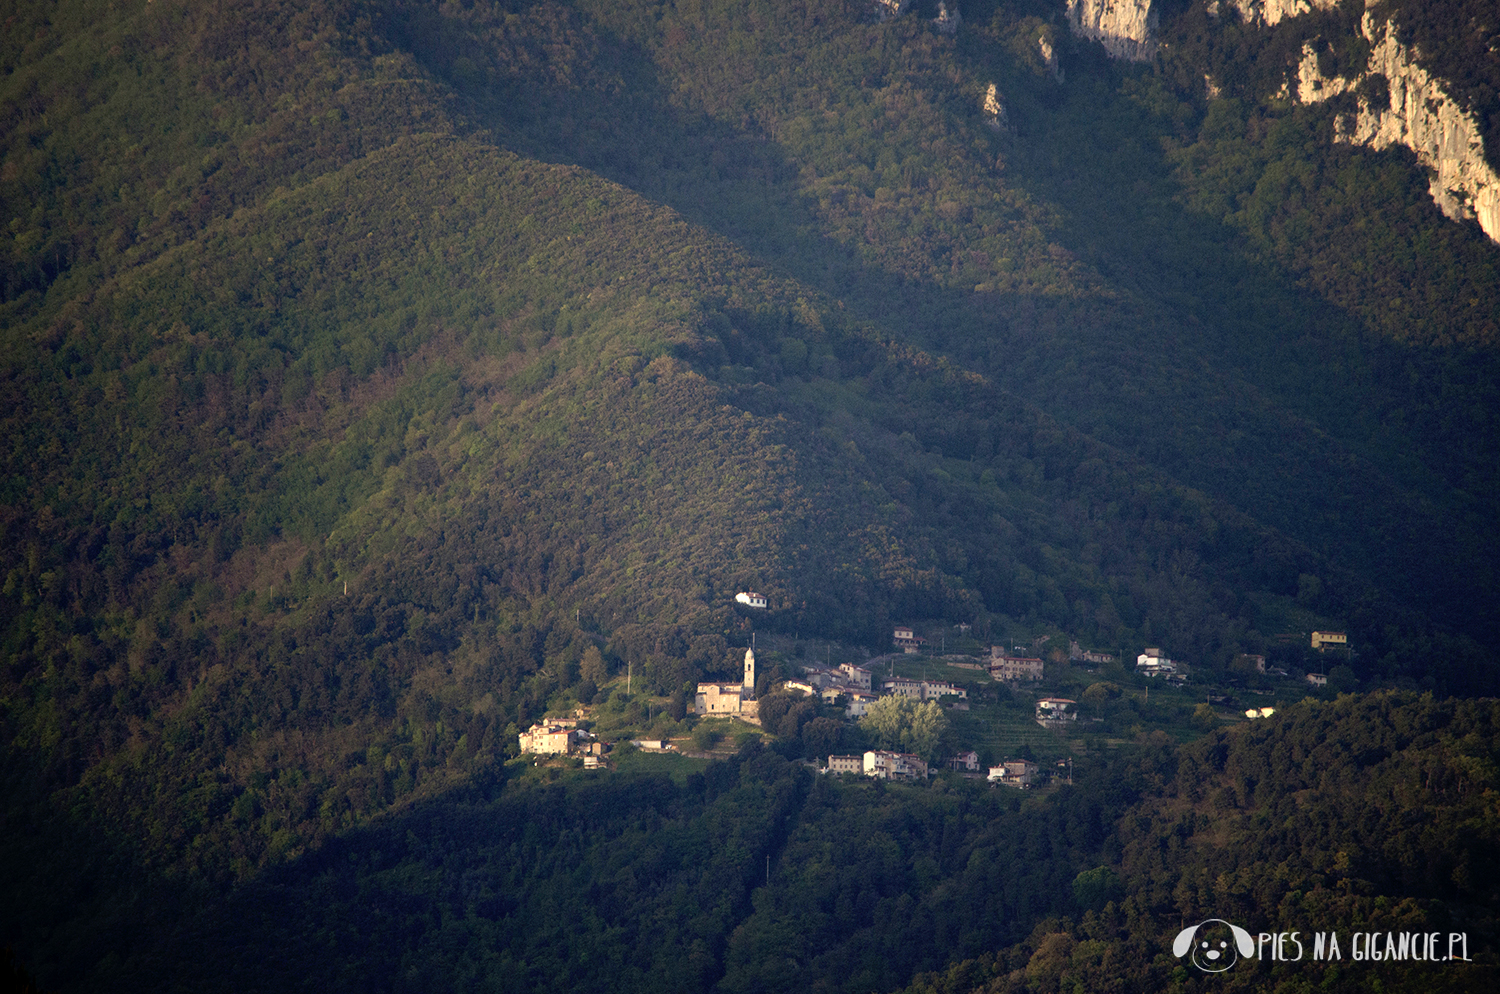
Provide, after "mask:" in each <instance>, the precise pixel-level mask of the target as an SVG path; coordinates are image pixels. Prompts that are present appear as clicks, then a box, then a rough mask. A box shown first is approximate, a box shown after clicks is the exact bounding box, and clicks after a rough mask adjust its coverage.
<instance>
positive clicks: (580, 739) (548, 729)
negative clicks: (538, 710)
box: [520, 718, 605, 769]
mask: <svg viewBox="0 0 1500 994" xmlns="http://www.w3.org/2000/svg"><path fill="white" fill-rule="evenodd" d="M520 739H521V751H522V752H529V753H532V754H534V755H537V756H582V757H583V766H584V768H585V769H595V768H597V767H598V766H599V764H600V761H601V759H602V757H603V756H604V751H605V745H604V743H603V742H600V741H599V739H598V737H597V736H595V735H594V734H593V733H592V732H589V731H586V730H584V729H582V728H579V727H578V719H576V718H549V719H547V720H546V721H541V722H538V723H537V724H535V725H532V726H531V727H530V728H528V729H526V731H524V732H522V733H521V735H520Z"/></svg>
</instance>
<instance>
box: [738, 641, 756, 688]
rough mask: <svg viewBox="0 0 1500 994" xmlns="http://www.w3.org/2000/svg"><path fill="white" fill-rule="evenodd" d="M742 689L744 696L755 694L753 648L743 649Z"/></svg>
mask: <svg viewBox="0 0 1500 994" xmlns="http://www.w3.org/2000/svg"><path fill="white" fill-rule="evenodd" d="M743 686H744V690H743V691H741V693H742V694H743V696H745V697H754V696H755V650H754V649H746V650H745V682H744V685H743Z"/></svg>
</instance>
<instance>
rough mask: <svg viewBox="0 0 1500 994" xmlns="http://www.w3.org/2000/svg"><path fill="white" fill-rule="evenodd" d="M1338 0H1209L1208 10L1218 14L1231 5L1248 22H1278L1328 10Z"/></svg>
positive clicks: (1334, 5) (1269, 23) (1336, 4)
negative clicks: (1225, 1) (1223, 1)
mask: <svg viewBox="0 0 1500 994" xmlns="http://www.w3.org/2000/svg"><path fill="white" fill-rule="evenodd" d="M1338 2H1339V0H1227V3H1226V4H1222V5H1221V4H1220V3H1219V2H1218V0H1209V2H1208V12H1209V13H1210V14H1218V13H1219V8H1220V7H1221V6H1229V7H1233V8H1234V9H1235V10H1237V11H1239V12H1240V18H1241V19H1242V20H1244V21H1245V22H1246V23H1249V24H1265V25H1272V24H1279V23H1281V22H1282V21H1283V20H1285V19H1286V18H1288V17H1296V16H1297V15H1298V14H1306V13H1308V12H1309V11H1313V10H1330V9H1332V8H1334V7H1336V6H1338Z"/></svg>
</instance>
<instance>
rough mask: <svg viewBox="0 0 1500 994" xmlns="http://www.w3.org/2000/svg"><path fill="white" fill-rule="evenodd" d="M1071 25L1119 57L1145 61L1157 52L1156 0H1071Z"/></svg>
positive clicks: (1079, 35) (1075, 31) (1069, 9)
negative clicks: (1153, 0)
mask: <svg viewBox="0 0 1500 994" xmlns="http://www.w3.org/2000/svg"><path fill="white" fill-rule="evenodd" d="M1068 26H1069V27H1070V28H1071V29H1072V31H1073V34H1075V35H1077V36H1078V37H1080V38H1087V39H1089V40H1090V41H1097V42H1099V43H1100V44H1101V45H1103V46H1104V50H1105V51H1106V52H1108V53H1109V54H1110V55H1113V56H1114V57H1115V58H1117V59H1128V60H1130V61H1132V62H1145V61H1147V60H1148V59H1150V58H1151V57H1152V56H1153V55H1155V54H1156V47H1157V42H1156V28H1157V14H1156V10H1155V9H1154V7H1153V5H1152V0H1068Z"/></svg>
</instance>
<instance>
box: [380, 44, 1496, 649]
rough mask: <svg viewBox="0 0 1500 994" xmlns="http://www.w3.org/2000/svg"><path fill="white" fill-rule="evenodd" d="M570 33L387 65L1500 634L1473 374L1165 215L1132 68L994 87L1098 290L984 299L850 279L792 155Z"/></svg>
mask: <svg viewBox="0 0 1500 994" xmlns="http://www.w3.org/2000/svg"><path fill="white" fill-rule="evenodd" d="M424 16H425V15H424ZM567 16H576V17H577V18H579V20H578V22H577V23H574V22H569V23H567V24H565V25H563V27H562V28H554V29H553V30H556V31H558V32H559V33H558V34H557V35H556V37H555V39H554V40H557V39H563V40H567V41H568V42H569V43H577V44H579V45H580V46H582V43H581V42H578V38H580V37H587V36H586V35H583V34H580V33H579V32H581V31H582V30H583V26H582V21H581V18H582V15H571V14H570V15H567ZM588 31H591V32H593V35H592V37H595V38H597V39H598V45H597V50H596V51H594V52H592V53H591V54H589V55H587V56H584V55H579V54H577V53H573V54H572V55H571V56H570V55H569V54H567V51H566V50H565V49H563V48H559V47H558V46H557V45H554V46H553V51H554V52H563V54H554V55H553V56H551V57H550V58H551V61H545V60H542V61H537V62H536V63H535V64H530V63H528V65H530V66H531V68H530V69H529V70H527V71H526V72H524V73H522V74H521V75H519V76H512V77H509V78H506V79H503V80H500V81H498V82H497V81H496V78H494V77H486V76H485V73H484V71H483V70H482V68H476V66H480V65H482V60H483V58H484V57H485V55H484V53H483V52H482V51H481V50H480V49H479V48H477V47H476V42H475V36H472V35H467V34H465V33H464V31H463V29H461V28H459V27H457V26H455V25H454V24H453V23H450V22H445V21H443V20H442V19H441V18H438V17H435V16H434V17H428V18H427V19H425V20H423V19H420V18H419V17H418V16H417V15H412V16H411V17H410V18H409V19H408V20H407V21H406V22H405V23H404V32H405V33H404V35H403V37H402V43H403V44H405V45H407V46H409V47H410V49H411V50H412V51H413V53H414V54H415V55H416V56H417V57H418V58H419V59H420V60H422V61H423V63H424V64H425V65H427V66H428V67H429V68H430V69H431V70H432V71H433V72H434V73H435V74H436V75H438V76H439V77H441V78H443V79H445V80H447V81H448V82H449V83H450V84H451V85H452V86H453V88H454V91H455V93H456V94H457V95H458V100H459V104H460V106H461V107H462V108H463V109H464V112H465V113H466V114H467V115H468V117H469V119H470V120H471V121H472V122H473V124H474V126H475V127H476V128H477V129H479V130H480V131H483V132H487V133H488V134H489V135H491V136H492V137H493V139H494V140H496V141H498V143H500V144H502V145H504V146H506V147H508V148H511V149H513V150H515V151H517V152H519V153H521V154H524V155H527V156H530V157H534V158H538V159H542V160H546V161H551V162H559V163H567V164H572V165H577V166H581V167H583V168H586V169H589V170H592V171H594V172H597V173H599V174H600V175H603V176H605V177H607V178H609V179H611V180H613V181H615V182H618V183H620V184H621V185H623V186H626V187H628V188H630V189H633V190H635V191H637V192H638V193H640V194H641V195H643V196H645V197H647V198H649V199H651V200H654V201H657V202H661V203H665V204H667V205H670V206H671V207H672V208H674V209H675V210H677V211H678V212H679V213H681V214H682V215H683V216H684V217H686V218H687V219H689V220H690V221H692V222H693V223H695V224H697V225H699V226H701V227H703V228H705V229H707V230H710V231H713V232H716V233H718V234H720V235H722V236H724V237H725V238H727V239H729V240H731V241H733V242H734V243H736V244H737V245H738V246H740V247H741V248H742V249H744V250H746V251H748V252H750V253H752V254H753V255H755V256H757V257H759V258H760V259H762V260H764V261H765V262H767V264H768V265H770V266H771V267H772V268H773V269H775V270H778V271H780V272H782V273H785V274H786V275H788V276H790V277H793V278H795V279H797V280H799V281H800V282H802V283H804V284H805V285H807V286H809V287H812V288H814V289H816V290H818V291H820V292H821V293H823V294H825V295H826V296H827V297H828V298H830V299H832V300H836V301H839V302H840V303H841V304H842V305H843V306H845V307H846V309H847V313H848V314H849V315H850V316H851V317H854V318H855V319H857V320H863V321H866V322H869V323H871V324H873V325H874V326H876V327H878V328H881V329H883V330H884V331H885V333H888V334H890V335H891V336H892V337H893V338H896V339H898V340H899V341H901V342H903V343H905V344H910V345H915V346H917V347H919V348H924V349H927V350H929V351H932V352H935V353H939V354H946V355H949V356H951V357H953V358H954V359H956V360H957V361H958V362H960V363H962V364H965V365H968V366H970V367H971V368H975V369H978V370H980V371H982V372H984V373H985V374H986V375H987V376H989V377H991V378H992V379H993V380H994V381H995V382H996V383H997V384H998V385H1000V386H1002V387H1004V388H1005V389H1008V390H1010V391H1011V392H1013V393H1015V394H1016V395H1017V396H1020V397H1022V398H1024V399H1025V400H1027V401H1028V402H1030V403H1032V404H1035V405H1036V406H1037V407H1039V408H1040V409H1042V410H1043V411H1045V412H1047V413H1048V414H1049V415H1050V416H1052V417H1055V418H1057V419H1058V420H1060V421H1063V422H1065V423H1067V424H1069V425H1071V426H1073V427H1076V428H1078V429H1080V430H1081V431H1083V432H1085V433H1087V434H1089V435H1091V436H1093V437H1095V438H1097V439H1099V440H1101V441H1104V442H1106V443H1108V444H1110V445H1112V446H1115V447H1117V448H1119V449H1121V450H1124V451H1127V452H1129V453H1131V454H1132V455H1134V456H1137V457H1139V458H1141V459H1143V460H1145V461H1147V462H1149V463H1151V464H1153V465H1155V466H1157V467H1159V468H1161V469H1162V470H1164V471H1165V472H1167V473H1168V474H1170V475H1171V476H1173V477H1174V478H1176V479H1178V480H1180V481H1182V482H1183V483H1186V484H1187V485H1189V486H1192V487H1195V488H1197V489H1200V490H1203V491H1205V492H1207V493H1209V494H1211V495H1213V496H1214V497H1216V498H1218V499H1221V500H1224V501H1226V502H1228V503H1230V504H1233V505H1235V506H1236V507H1239V508H1240V509H1242V510H1244V511H1246V512H1248V513H1250V514H1251V515H1253V516H1255V517H1256V518H1258V519H1259V520H1261V521H1263V522H1265V523H1267V524H1270V525H1272V526H1273V527H1276V528H1278V529H1279V530H1281V531H1283V532H1285V533H1287V534H1289V535H1291V536H1293V537H1295V538H1297V539H1299V540H1300V541H1302V542H1305V543H1307V544H1308V545H1309V546H1311V547H1312V548H1314V549H1317V550H1319V551H1320V552H1321V553H1322V554H1323V555H1325V556H1327V557H1328V558H1329V559H1330V560H1332V561H1333V563H1334V564H1335V565H1336V566H1342V567H1344V568H1347V569H1349V570H1350V571H1352V572H1353V573H1354V574H1357V575H1359V576H1361V577H1364V578H1365V580H1366V581H1368V582H1371V583H1374V584H1376V585H1378V586H1383V587H1385V589H1387V590H1390V591H1399V597H1398V599H1400V600H1404V601H1406V602H1408V603H1417V604H1419V605H1420V610H1421V611H1422V612H1424V613H1425V614H1427V615H1428V616H1429V617H1436V618H1441V619H1444V620H1445V621H1447V623H1449V624H1451V625H1453V626H1454V627H1456V628H1459V629H1465V630H1469V631H1474V632H1478V633H1480V634H1483V633H1484V632H1486V631H1488V629H1486V628H1485V623H1484V622H1482V621H1481V620H1480V619H1485V618H1495V617H1500V611H1494V610H1491V608H1493V605H1494V595H1493V591H1494V590H1495V589H1496V588H1497V586H1500V584H1496V583H1493V582H1490V581H1489V579H1483V580H1481V581H1479V582H1476V581H1475V574H1474V573H1473V572H1472V570H1476V569H1477V570H1478V571H1479V573H1481V574H1484V575H1485V577H1486V578H1488V577H1489V576H1490V574H1489V573H1488V572H1486V571H1487V570H1489V567H1488V566H1487V565H1486V564H1488V563H1490V562H1494V561H1497V558H1500V557H1497V555H1496V553H1500V547H1497V543H1496V542H1495V540H1494V539H1493V538H1491V537H1488V531H1487V529H1486V527H1485V526H1484V522H1485V521H1486V520H1487V519H1488V518H1489V516H1490V515H1489V513H1488V512H1489V511H1490V510H1491V509H1493V507H1494V502H1493V501H1492V500H1490V499H1488V498H1486V497H1484V496H1483V495H1484V494H1487V493H1489V492H1490V490H1489V488H1487V487H1484V486H1476V485H1475V484H1476V482H1477V481H1479V480H1480V479H1481V477H1483V478H1485V479H1488V477H1489V476H1493V466H1492V464H1491V462H1489V461H1486V460H1485V459H1483V458H1482V457H1479V458H1476V456H1475V453H1474V446H1475V444H1476V441H1477V440H1479V439H1480V438H1482V433H1481V432H1479V428H1478V426H1479V425H1481V423H1482V422H1483V421H1484V417H1483V416H1478V420H1472V419H1470V417H1469V416H1468V414H1467V413H1466V411H1469V410H1478V411H1480V412H1483V411H1484V410H1488V408H1487V407H1486V402H1485V401H1484V400H1483V399H1482V398H1484V397H1488V396H1491V395H1492V394H1493V393H1494V386H1493V382H1492V379H1493V378H1492V377H1489V376H1487V375H1486V371H1487V370H1491V369H1492V368H1493V366H1494V363H1493V362H1475V361H1474V360H1475V358H1476V357H1474V356H1473V355H1471V354H1467V353H1465V354H1459V353H1455V352H1439V351H1437V350H1414V349H1409V348H1405V347H1402V346H1399V345H1396V344H1393V343H1391V342H1389V341H1385V340H1382V339H1379V338H1377V337H1376V336H1374V335H1372V334H1369V333H1368V332H1366V331H1365V330H1364V329H1363V328H1362V326H1361V325H1360V323H1359V322H1358V321H1357V320H1355V319H1354V318H1353V317H1351V316H1350V315H1348V314H1347V313H1345V312H1343V311H1342V310H1341V309H1340V308H1338V307H1336V306H1334V305H1331V304H1329V303H1327V302H1326V301H1323V300H1321V299H1319V298H1318V297H1316V296H1314V295H1312V294H1310V293H1309V292H1307V291H1306V290H1304V289H1302V288H1301V287H1299V286H1297V285H1296V283H1295V281H1294V280H1293V279H1292V278H1291V277H1289V276H1288V274H1286V273H1284V272H1282V271H1280V270H1278V269H1276V268H1275V267H1274V266H1272V265H1270V264H1269V263H1266V262H1264V261H1257V260H1256V259H1254V258H1252V257H1251V255H1250V253H1249V252H1248V251H1247V249H1246V246H1245V245H1244V242H1243V239H1242V237H1241V236H1240V235H1239V234H1238V233H1237V232H1234V231H1232V230H1230V229H1228V228H1227V227H1225V226H1224V225H1223V224H1222V223H1221V222H1219V221H1217V220H1215V219H1211V218H1206V217H1203V216H1200V215H1195V214H1193V213H1191V212H1189V211H1187V210H1185V209H1184V208H1183V206H1182V204H1181V202H1180V201H1179V200H1178V199H1177V198H1176V197H1175V189H1174V188H1173V186H1172V183H1171V181H1170V180H1169V179H1168V178H1167V177H1169V176H1170V175H1171V165H1170V164H1169V163H1168V162H1167V160H1166V157H1165V155H1164V153H1163V151H1162V148H1161V146H1160V145H1159V143H1158V137H1159V135H1160V134H1161V133H1162V128H1163V127H1164V125H1163V123H1162V122H1160V121H1156V120H1153V119H1152V118H1151V117H1150V116H1149V114H1148V113H1146V112H1144V111H1143V110H1142V109H1141V108H1140V106H1139V105H1137V104H1135V103H1133V102H1131V101H1128V100H1126V99H1125V98H1123V97H1122V96H1121V92H1122V86H1121V79H1122V74H1126V73H1129V72H1133V71H1138V70H1129V69H1121V68H1120V67H1118V66H1116V65H1114V64H1112V63H1109V62H1108V61H1107V60H1105V59H1104V58H1103V57H1102V55H1101V54H1100V53H1099V52H1098V51H1095V50H1093V49H1091V48H1086V49H1085V50H1083V51H1081V52H1075V53H1074V59H1075V62H1076V65H1075V66H1074V69H1073V71H1072V72H1071V73H1070V76H1069V83H1068V86H1067V87H1066V88H1065V89H1064V90H1063V91H1062V96H1061V97H1059V96H1058V94H1057V93H1055V92H1050V91H1049V92H1047V93H1042V92H1041V88H1045V87H1052V86H1055V84H1052V83H1051V82H1050V81H1040V82H1039V81H1036V80H1030V81H1028V80H1026V79H1023V78H1022V77H1020V76H1017V77H1016V78H1014V79H1011V80H1010V81H1009V82H1008V84H1007V85H1008V87H1009V92H1010V99H1011V101H1012V114H1013V124H1014V129H1015V132H1016V136H1015V138H1014V140H1012V141H1011V142H1010V143H1009V144H1008V145H1007V146H1006V148H1007V158H1008V160H1009V162H1010V166H1009V167H1008V172H1007V173H1006V176H1005V181H1006V182H1008V183H1010V184H1011V185H1012V186H1014V187H1016V188H1018V189H1021V190H1024V191H1026V192H1028V193H1029V194H1030V195H1031V196H1032V198H1033V199H1034V200H1035V201H1036V202H1038V203H1042V204H1049V205H1055V206H1056V207H1057V208H1058V215H1059V217H1060V218H1061V223H1060V225H1059V226H1058V227H1057V228H1056V229H1055V230H1054V231H1052V232H1050V235H1051V237H1052V238H1053V239H1054V240H1055V243H1056V247H1055V250H1054V255H1057V256H1059V257H1060V258H1065V259H1067V260H1076V261H1078V262H1081V263H1082V264H1083V265H1084V266H1085V267H1086V268H1087V269H1089V270H1091V271H1092V272H1093V273H1096V274H1098V276H1099V277H1100V278H1101V279H1100V281H1099V284H1098V285H1099V290H1098V291H1097V292H1093V293H1090V294H1088V295H1078V296H1062V295H1057V296H1046V295H1030V296H1026V295H1014V294H984V293H977V292H962V291H958V290H954V289H950V288H946V287H942V286H939V285H936V284H934V283H931V282H926V281H922V280H915V279H910V278H906V277H905V276H902V275H901V274H898V273H894V272H891V271H888V270H884V269H881V268H878V267H876V266H871V265H868V264H866V263H864V262H863V261H862V260H861V259H860V258H859V256H858V255H857V254H856V253H855V252H853V251H852V250H851V249H850V248H849V247H847V246H845V245H843V244H841V243H839V242H838V241H836V240H834V239H833V238H830V237H828V236H827V235H826V234H824V227H823V225H824V222H823V221H822V219H821V218H820V217H819V216H818V215H817V213H816V211H815V209H814V205H813V202H812V200H811V199H810V198H808V197H806V196H804V195H803V193H802V190H801V187H800V178H799V172H798V170H799V166H798V164H797V163H796V162H795V161H793V158H792V152H791V151H790V150H789V149H788V148H786V147H784V146H783V145H781V144H779V143H778V142H776V141H775V140H772V139H771V137H770V136H768V135H767V134H765V133H764V132H763V131H762V130H761V129H760V128H759V127H758V126H757V125H756V124H755V123H754V121H753V120H752V119H751V117H750V116H749V112H748V111H747V116H746V119H745V120H744V121H743V122H741V123H740V124H739V125H734V124H731V123H728V122H726V121H724V120H720V119H717V118H714V117H710V116H708V115H706V114H702V113H697V112H694V111H691V110H688V109H685V108H684V107H682V106H681V102H680V101H678V100H676V99H675V98H674V92H673V88H672V87H671V86H670V85H668V82H667V81H666V80H664V79H663V77H662V75H661V72H660V70H659V69H658V67H657V65H656V63H655V62H654V61H653V58H652V55H651V53H649V52H647V51H645V50H644V49H642V48H640V47H639V46H638V45H635V44H633V43H630V42H628V41H625V40H622V39H621V38H619V37H616V36H613V35H611V34H610V33H609V32H607V31H606V30H605V29H603V28H602V27H600V26H599V25H597V24H590V25H588ZM569 32H572V33H569ZM585 47H586V46H585ZM464 53H468V54H464ZM570 57H571V58H572V61H571V62H570V61H568V59H569V58H570ZM507 68H508V67H507ZM965 140H968V139H967V138H966V139H965ZM1413 382H1420V383H1434V384H1441V385H1443V386H1444V387H1446V388H1448V389H1450V390H1451V389H1458V390H1464V391H1469V392H1470V394H1471V397H1472V398H1473V400H1474V402H1475V404H1477V407H1465V406H1459V407H1454V406H1453V405H1446V406H1438V405H1435V404H1432V403H1429V402H1428V401H1427V400H1426V398H1425V397H1423V396H1421V395H1419V394H1414V393H1413V392H1412V389H1411V384H1412V383H1413ZM929 444H930V443H929ZM1489 445H1490V448H1493V445H1494V443H1493V442H1491V443H1489ZM1483 447H1484V446H1483V444H1481V448H1483ZM1486 451H1488V450H1486ZM949 454H950V455H957V456H958V457H960V458H963V457H965V456H966V455H967V453H956V454H955V453H949ZM1495 462H1497V463H1500V460H1495ZM1476 466H1477V467H1479V469H1477V470H1476V468H1475V467H1476ZM1476 473H1478V474H1479V475H1478V476H1476ZM1486 474H1488V475H1486ZM1434 534H1445V535H1449V536H1452V542H1450V543H1449V544H1447V545H1446V546H1437V545H1434V544H1433V543H1432V541H1431V536H1432V535H1434ZM1454 548H1461V549H1465V550H1473V552H1472V554H1470V553H1467V552H1466V553H1464V554H1463V555H1462V558H1464V559H1465V561H1466V566H1465V568H1464V569H1462V570H1457V571H1455V570H1450V569H1448V568H1446V566H1445V563H1446V562H1447V561H1448V560H1449V559H1450V558H1451V554H1450V550H1452V549H1454ZM1466 574H1467V575H1466ZM1393 577H1394V578H1396V579H1395V580H1394V581H1392V580H1391V579H1390V578H1393ZM1476 626H1478V627H1476ZM1490 627H1493V626H1490Z"/></svg>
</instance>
